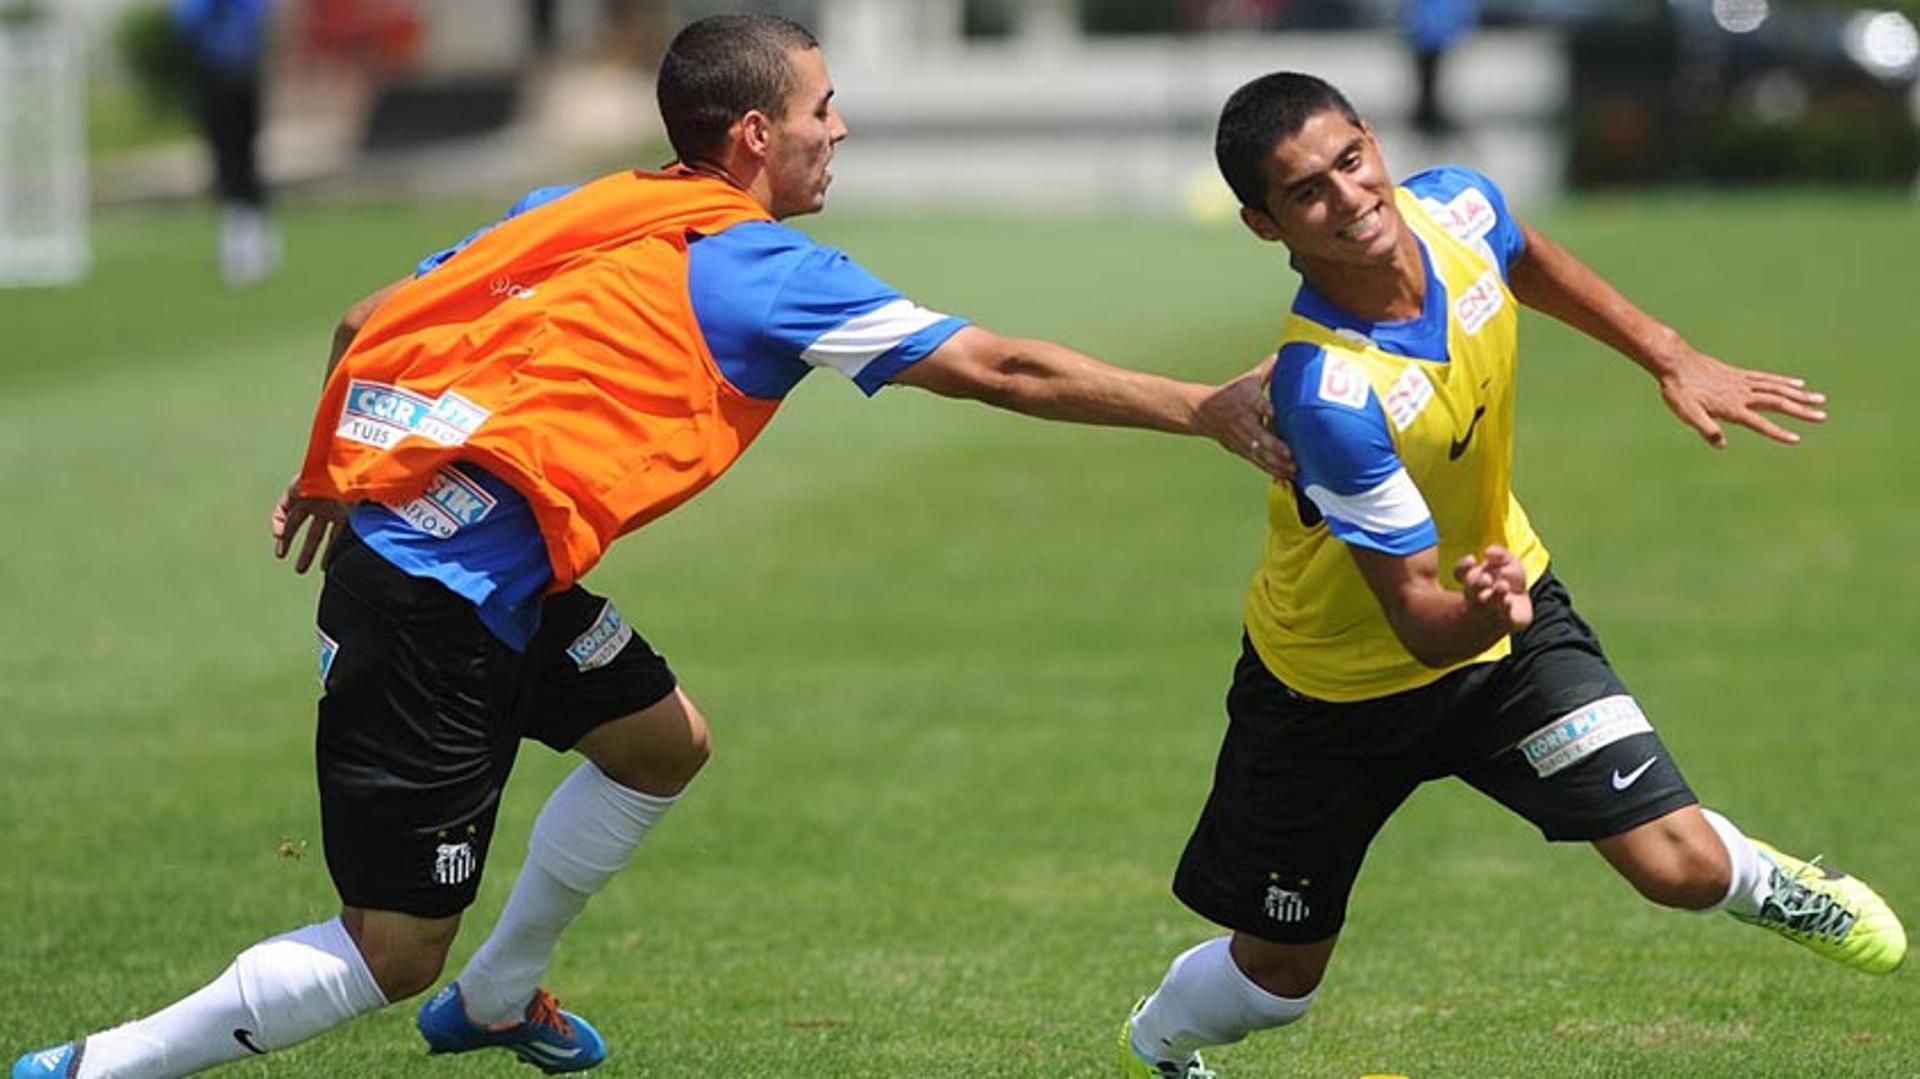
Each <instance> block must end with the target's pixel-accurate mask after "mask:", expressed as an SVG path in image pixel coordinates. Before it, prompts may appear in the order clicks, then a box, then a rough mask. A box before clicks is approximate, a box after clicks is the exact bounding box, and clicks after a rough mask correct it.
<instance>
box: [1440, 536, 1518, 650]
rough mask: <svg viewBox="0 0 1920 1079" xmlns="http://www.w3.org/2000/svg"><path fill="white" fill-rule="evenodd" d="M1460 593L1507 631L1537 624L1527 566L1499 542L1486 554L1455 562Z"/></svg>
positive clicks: (1472, 606)
mask: <svg viewBox="0 0 1920 1079" xmlns="http://www.w3.org/2000/svg"><path fill="white" fill-rule="evenodd" d="M1453 579H1454V580H1456V581H1459V582H1460V594H1461V595H1463V596H1465V597H1466V600H1467V604H1468V606H1469V607H1471V608H1472V609H1473V610H1475V611H1476V612H1479V613H1482V614H1484V615H1485V616H1486V617H1489V618H1491V619H1492V620H1493V621H1494V623H1495V624H1496V625H1498V626H1500V627H1501V628H1502V630H1503V632H1504V633H1507V634H1512V633H1518V632H1520V631H1521V630H1523V629H1526V628H1527V627H1528V626H1530V625H1532V624H1533V597H1532V596H1530V595H1528V594H1527V567H1526V566H1524V565H1522V564H1521V562H1520V560H1519V559H1518V558H1515V557H1514V556H1513V552H1512V551H1509V550H1507V549H1506V548H1505V547H1502V546H1500V545H1498V544H1495V545H1493V546H1491V547H1488V548H1487V550H1486V553H1485V555H1484V557H1482V558H1475V557H1474V556H1472V555H1466V556H1464V557H1462V558H1461V559H1460V561H1458V562H1456V563H1454V565H1453Z"/></svg>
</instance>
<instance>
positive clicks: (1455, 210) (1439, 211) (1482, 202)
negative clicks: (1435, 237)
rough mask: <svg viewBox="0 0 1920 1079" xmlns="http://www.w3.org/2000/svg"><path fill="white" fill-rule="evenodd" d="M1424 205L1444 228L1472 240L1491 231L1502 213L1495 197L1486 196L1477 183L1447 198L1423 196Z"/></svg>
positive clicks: (1457, 235)
mask: <svg viewBox="0 0 1920 1079" xmlns="http://www.w3.org/2000/svg"><path fill="white" fill-rule="evenodd" d="M1421 205H1422V206H1424V207H1425V208H1426V211H1427V212H1428V213H1429V214H1432V215H1433V219H1434V220H1435V221H1438V222H1439V223H1440V227H1441V228H1443V229H1446V230H1447V231H1448V232H1451V233H1453V235H1454V236H1455V237H1456V238H1458V239H1459V240H1461V241H1462V242H1464V243H1469V244H1470V243H1473V242H1474V241H1476V240H1479V239H1482V238H1484V237H1485V236H1486V235H1487V234H1488V233H1489V232H1492V231H1493V226H1494V224H1495V222H1497V221H1498V220H1499V215H1498V214H1496V213H1495V212H1494V209H1493V200H1492V199H1489V198H1487V196H1486V192H1484V191H1481V190H1480V189H1479V188H1475V187H1469V188H1467V189H1466V190H1465V191H1462V192H1460V193H1459V194H1458V195H1455V196H1454V197H1453V198H1452V199H1451V200H1450V201H1448V202H1445V203H1440V202H1435V201H1433V200H1431V199H1422V200H1421Z"/></svg>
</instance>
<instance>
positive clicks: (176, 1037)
mask: <svg viewBox="0 0 1920 1079" xmlns="http://www.w3.org/2000/svg"><path fill="white" fill-rule="evenodd" d="M386 1004H387V998H386V997H385V996H383V995H382V994H381V992H380V986H379V984H378V983H376V982H375V981H374V980H373V972H372V971H369V970H368V969H367V964H366V961H365V960H363V959H361V958H360V950H359V949H358V948H357V947H355V946H354V943H353V938H352V937H349V936H348V935H347V929H346V926H344V925H342V924H340V919H338V918H331V919H328V920H327V921H324V922H319V923H317V924H315V925H309V926H306V927H305V928H302V929H296V930H294V931H293V932H291V933H285V934H282V935H280V936H277V937H274V938H272V939H271V940H265V941H262V942H260V943H259V944H256V945H254V946H253V947H251V948H248V949H247V950H246V951H244V952H241V953H240V955H239V956H238V957H237V958H235V959H234V961H233V964H232V965H231V966H229V967H227V969H226V970H225V971H223V972H222V973H221V974H220V976H219V977H218V978H215V979H214V980H213V981H211V982H209V983H208V984H207V985H206V986H204V987H203V988H201V989H200V990H199V991H198V992H196V993H194V994H193V995H192V996H189V997H187V998H186V999H184V1000H181V1001H179V1002H178V1003H175V1004H172V1005H169V1006H168V1007H166V1008H164V1009H162V1010H160V1011H158V1012H155V1013H154V1014H152V1015H149V1016H147V1017H146V1018H145V1019H138V1020H135V1021H134V1022H131V1023H128V1024H126V1025H124V1026H119V1027H115V1028H113V1029H112V1030H109V1031H105V1032H102V1033H100V1034H95V1035H92V1036H91V1037H89V1038H88V1039H87V1047H86V1053H85V1054H84V1056H83V1057H82V1059H81V1061H80V1072H79V1079H169V1077H172V1076H178V1075H188V1074H190V1073H192V1072H197V1071H200V1070H201V1069H203V1068H211V1067H213V1066H214V1065H216V1064H225V1063H227V1062H228V1061H233V1060H239V1059H241V1058H243V1057H248V1056H252V1055H254V1054H255V1053H264V1052H268V1051H271V1050H274V1049H285V1048H287V1047H288V1046H290V1045H296V1044H298V1043H300V1042H303V1041H306V1040H307V1039H308V1038H311V1037H313V1036H314V1035H316V1034H320V1033H323V1032H325V1031H328V1030H331V1029H333V1028H334V1027H337V1026H340V1025H341V1024H343V1023H345V1022H347V1021H348V1020H349V1019H352V1018H354V1017H356V1016H359V1015H364V1014H366V1013H367V1012H371V1011H377V1010H379V1009H381V1008H383V1007H386ZM243 1035H244V1037H245V1039H246V1040H245V1041H244V1042H243V1041H242V1040H241V1039H242V1037H243ZM249 1043H251V1044H249Z"/></svg>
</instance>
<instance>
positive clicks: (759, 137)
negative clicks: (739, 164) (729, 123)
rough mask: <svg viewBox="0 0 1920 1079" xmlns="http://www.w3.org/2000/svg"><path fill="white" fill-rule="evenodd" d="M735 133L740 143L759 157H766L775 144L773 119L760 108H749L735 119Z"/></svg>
mask: <svg viewBox="0 0 1920 1079" xmlns="http://www.w3.org/2000/svg"><path fill="white" fill-rule="evenodd" d="M733 133H734V138H735V139H737V140H739V142H740V145H741V146H742V147H743V148H745V149H746V151H747V152H748V153H750V154H752V155H753V156H754V157H757V158H765V157H766V156H767V150H768V148H769V147H771V146H772V145H773V121H772V120H770V119H768V118H767V114H766V113H764V112H761V111H760V110H759V109H748V110H747V111H746V112H745V113H744V114H742V115H741V117H740V119H738V120H735V121H734V122H733Z"/></svg>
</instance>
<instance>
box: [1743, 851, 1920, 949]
mask: <svg viewBox="0 0 1920 1079" xmlns="http://www.w3.org/2000/svg"><path fill="white" fill-rule="evenodd" d="M1753 845H1754V847H1755V849H1757V850H1758V851H1759V852H1760V857H1761V858H1762V859H1763V860H1765V862H1766V863H1767V874H1768V881H1767V883H1768V884H1769V885H1770V886H1771V887H1772V888H1773V894H1772V895H1770V896H1768V897H1767V900H1766V902H1764V903H1762V904H1761V905H1760V913H1759V914H1757V915H1751V916H1749V915H1743V914H1735V915H1734V917H1735V918H1738V919H1740V920H1741V921H1743V922H1747V923H1749V924H1751V925H1758V926H1763V927H1765V928H1767V929H1771V930H1773V931H1774V932H1776V933H1778V934H1780V935H1781V936H1783V937H1785V938H1787V939H1788V940H1791V941H1794V942H1795V943H1798V944H1803V945H1805V946H1806V947H1808V948H1810V949H1812V950H1813V951H1815V952H1817V953H1819V954H1820V955H1824V956H1826V957H1827V958H1828V959H1831V960H1833V961H1834V962H1836V963H1840V964H1843V965H1845V966H1849V967H1852V968H1853V969H1855V970H1857V971H1861V972H1862V973H1866V974H1891V973H1892V972H1893V971H1894V970H1895V969H1896V968H1898V967H1899V966H1900V963H1901V962H1902V961H1903V960H1905V959H1906V957H1907V931H1906V930H1905V929H1903V928H1901V926H1900V919H1899V918H1898V917H1896V916H1895V915H1894V913H1893V908H1891V907H1889V906H1887V901H1886V900H1884V899H1882V898H1880V896H1879V895H1878V894H1876V893H1875V892H1874V890H1873V889H1872V888H1869V887H1867V885H1866V882H1864V881H1862V880H1859V879H1858V878H1856V877H1851V876H1848V875H1847V874H1845V873H1842V872H1840V871H1839V870H1838V869H1835V868H1834V867H1832V866H1830V865H1825V864H1823V863H1822V862H1821V860H1820V859H1819V858H1815V859H1814V860H1813V861H1811V862H1803V861H1801V860H1800V859H1798V858H1795V857H1794V856H1793V855H1791V854H1783V853H1781V852H1780V851H1778V850H1775V849H1774V848H1773V847H1771V846H1768V845H1767V844H1765V843H1762V842H1760V841H1759V840H1757V839H1756V840H1753Z"/></svg>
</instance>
